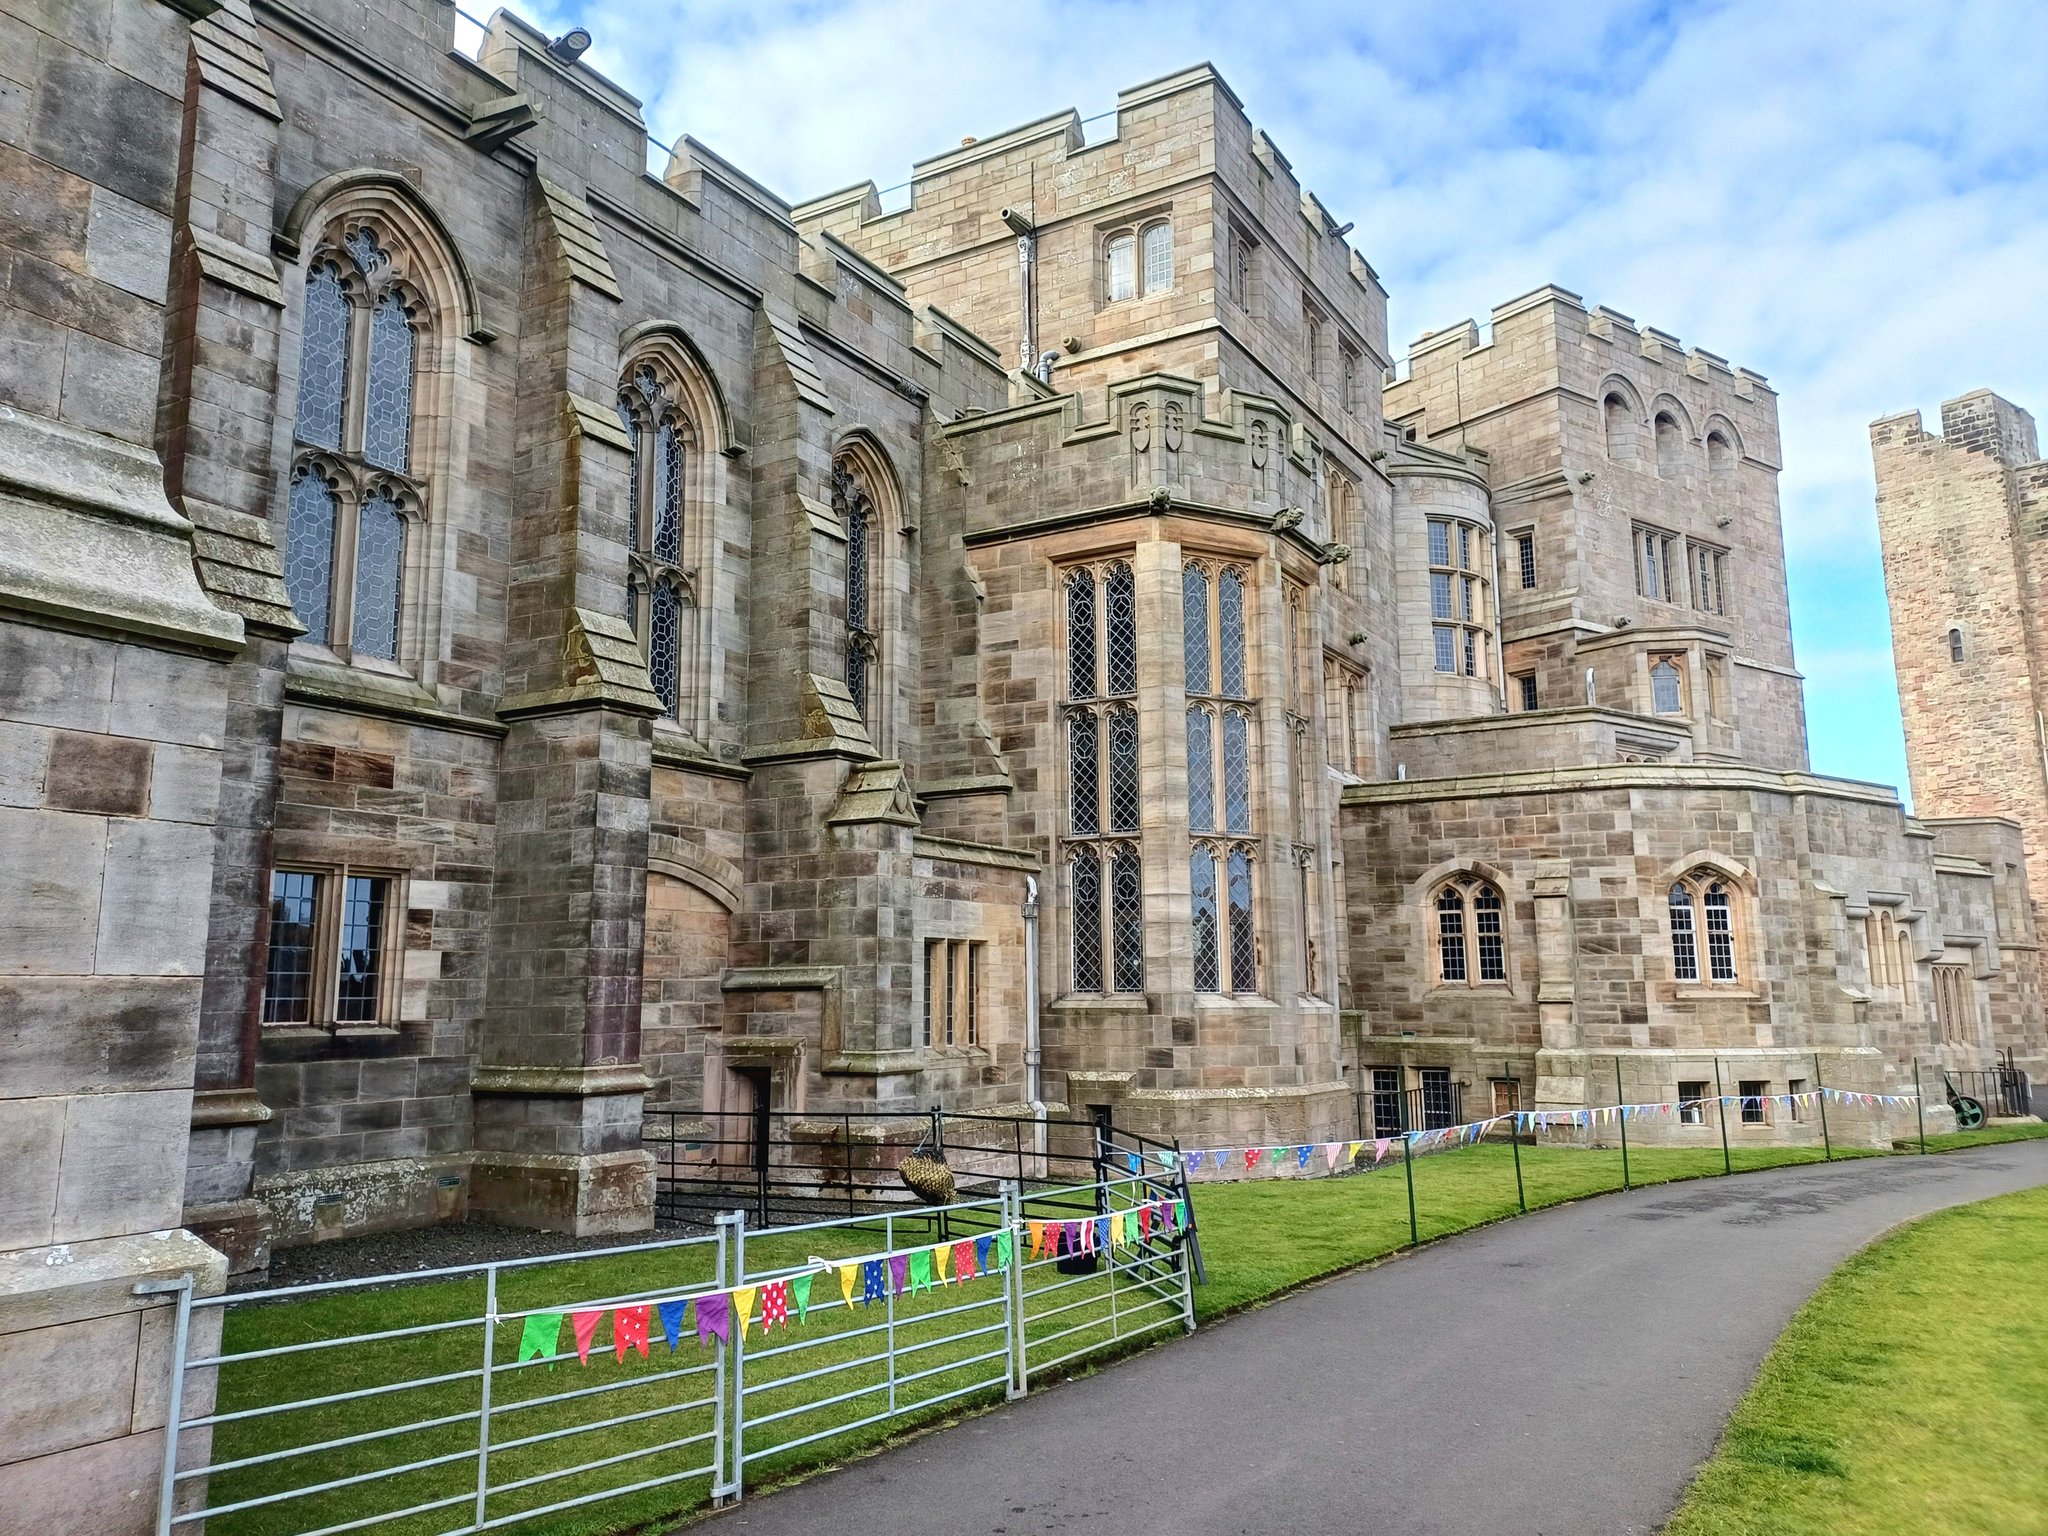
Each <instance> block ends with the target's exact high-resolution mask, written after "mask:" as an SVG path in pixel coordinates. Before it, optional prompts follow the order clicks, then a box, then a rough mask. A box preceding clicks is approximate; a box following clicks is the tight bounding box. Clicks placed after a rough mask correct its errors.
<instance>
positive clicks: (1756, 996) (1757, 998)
mask: <svg viewBox="0 0 2048 1536" xmlns="http://www.w3.org/2000/svg"><path fill="white" fill-rule="evenodd" d="M1671 996H1672V997H1673V999H1675V1000H1676V1001H1678V1002H1681V1003H1701V1002H1710V1001H1713V1000H1715V999H1717V998H1726V999H1728V1000H1729V1001H1730V1002H1738V1003H1760V1002H1762V1001H1763V997H1764V995H1763V993H1761V992H1758V991H1755V990H1753V989H1751V988H1749V987H1738V986H1719V987H1678V988H1676V989H1675V990H1674V991H1673V992H1672V994H1671Z"/></svg>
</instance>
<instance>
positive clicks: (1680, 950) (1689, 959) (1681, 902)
mask: <svg viewBox="0 0 2048 1536" xmlns="http://www.w3.org/2000/svg"><path fill="white" fill-rule="evenodd" d="M1670 906H1671V974H1672V976H1673V977H1674V978H1676V979H1677V980H1679V981H1698V980H1699V979H1700V952H1699V940H1698V936H1697V933H1696V931H1695V929H1694V927H1693V910H1692V889H1691V887H1689V886H1687V885H1686V884H1685V883H1684V882H1683V881H1681V882H1680V883H1679V884H1677V885H1674V886H1672V887H1671V900H1670Z"/></svg>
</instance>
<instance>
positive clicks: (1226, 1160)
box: [1209, 1147, 1230, 1173]
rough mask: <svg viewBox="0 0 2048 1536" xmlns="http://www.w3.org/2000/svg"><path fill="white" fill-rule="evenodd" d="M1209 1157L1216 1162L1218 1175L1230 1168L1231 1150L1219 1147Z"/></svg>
mask: <svg viewBox="0 0 2048 1536" xmlns="http://www.w3.org/2000/svg"><path fill="white" fill-rule="evenodd" d="M1209 1155H1210V1156H1211V1157H1213V1158H1214V1159H1215V1160H1216V1171H1217V1172H1218V1173H1221V1172H1222V1171H1223V1170H1224V1169H1225V1168H1228V1167H1229V1166H1230V1148H1228V1147H1217V1148H1216V1149H1215V1150H1213V1151H1212V1152H1210V1154H1209Z"/></svg>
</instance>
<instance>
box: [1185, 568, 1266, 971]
mask: <svg viewBox="0 0 2048 1536" xmlns="http://www.w3.org/2000/svg"><path fill="white" fill-rule="evenodd" d="M1181 648H1182V657H1181V660H1182V670H1183V674H1184V677H1185V679H1186V691H1187V698H1188V707H1187V741H1188V805H1187V809H1188V832H1189V834H1190V838H1191V842H1192V846H1191V848H1190V850H1189V855H1188V859H1189V865H1188V872H1189V878H1190V893H1191V894H1190V902H1191V914H1190V915H1191V916H1192V918H1193V924H1194V960H1195V990H1196V991H1197V992H1220V993H1226V994H1231V995H1240V996H1241V995H1247V994H1252V993H1256V992H1257V991H1258V989H1259V984H1258V925H1257V920H1256V914H1255V910H1254V907H1253V862H1254V852H1255V850H1254V846H1253V844H1252V842H1251V840H1250V839H1251V835H1252V712H1253V708H1254V705H1255V701H1253V700H1252V699H1251V698H1250V697H1249V690H1248V687H1247V672H1246V666H1245V574H1244V572H1243V571H1242V570H1240V569H1239V568H1238V567H1236V566H1232V565H1224V566H1220V567H1218V566H1215V565H1212V564H1210V563H1208V562H1204V561H1199V560H1192V561H1189V562H1188V563H1187V564H1186V565H1184V566H1183V567H1182V569H1181ZM1219 808H1220V810H1221V815H1220V817H1219V816H1218V814H1217V813H1218V810H1219ZM1219 823H1220V824H1219Z"/></svg>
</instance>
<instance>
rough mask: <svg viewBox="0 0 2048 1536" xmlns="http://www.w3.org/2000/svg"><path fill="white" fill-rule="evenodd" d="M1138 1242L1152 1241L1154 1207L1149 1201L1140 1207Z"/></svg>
mask: <svg viewBox="0 0 2048 1536" xmlns="http://www.w3.org/2000/svg"><path fill="white" fill-rule="evenodd" d="M1138 1241H1139V1242H1141V1243H1149V1242H1151V1241H1152V1206H1151V1202H1149V1201H1148V1202H1146V1203H1145V1204H1144V1205H1141V1206H1139V1207H1138Z"/></svg>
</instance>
